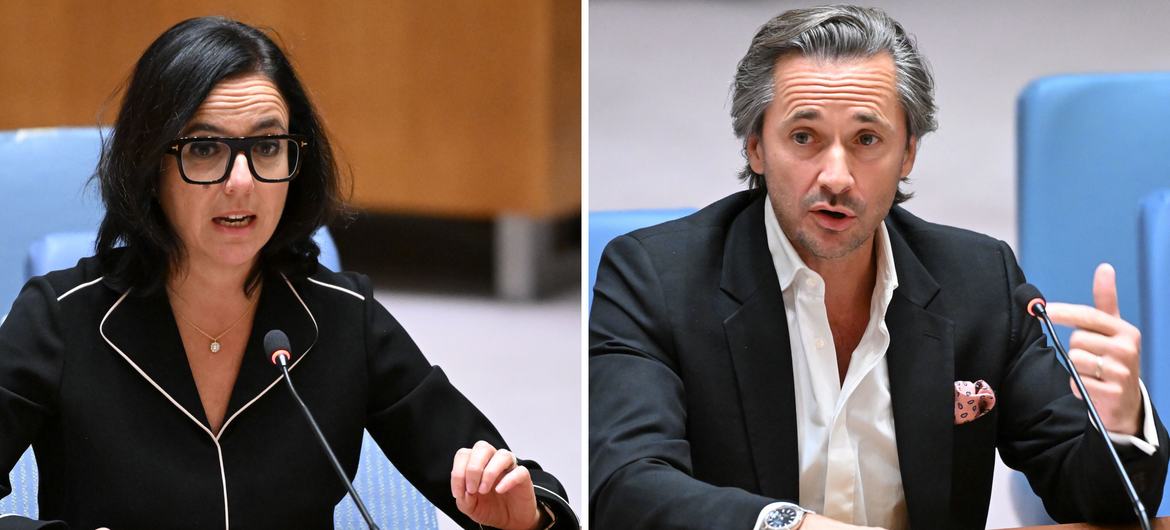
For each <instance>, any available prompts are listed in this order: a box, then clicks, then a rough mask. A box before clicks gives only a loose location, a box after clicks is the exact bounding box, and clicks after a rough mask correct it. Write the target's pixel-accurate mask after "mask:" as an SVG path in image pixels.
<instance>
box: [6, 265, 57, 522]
mask: <svg viewBox="0 0 1170 530" xmlns="http://www.w3.org/2000/svg"><path fill="white" fill-rule="evenodd" d="M59 313H60V311H59V309H58V305H57V295H56V294H55V293H54V292H53V289H52V287H50V286H49V283H48V282H47V281H45V279H44V278H34V279H32V280H30V281H29V283H28V284H26V285H25V286H24V289H22V290H21V292H20V295H19V296H18V297H17V298H16V302H15V303H13V305H12V312H11V313H9V315H8V317H7V318H6V319H5V321H4V324H3V325H0V469H3V470H4V472H3V474H2V475H0V497H6V496H8V495H9V494H10V493H12V484H11V483H10V482H9V480H8V474H9V471H10V470H11V469H12V467H13V466H14V465H16V462H17V460H19V459H20V456H21V455H22V454H23V453H24V451H25V450H26V449H28V446H29V444H30V443H31V442H32V441H33V440H35V439H36V437H37V434H38V433H39V432H40V430H41V427H42V426H43V425H44V424H45V423H46V422H47V421H49V420H50V418H52V416H53V415H54V414H55V411H56V403H57V395H58V394H57V389H58V387H59V386H60V381H61V372H62V363H63V362H64V344H63V341H62V339H61V334H60V317H59ZM7 528H11V529H14V530H15V529H30V530H31V529H61V528H67V526H66V525H65V523H63V522H60V521H34V520H32V519H28V518H25V517H20V516H7V517H3V518H0V529H7Z"/></svg>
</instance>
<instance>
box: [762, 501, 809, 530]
mask: <svg viewBox="0 0 1170 530" xmlns="http://www.w3.org/2000/svg"><path fill="white" fill-rule="evenodd" d="M799 518H800V513H799V512H797V511H796V508H793V507H791V506H782V507H780V508H776V509H775V510H772V511H770V512H768V515H767V516H766V517H765V518H764V526H765V527H766V528H768V529H769V530H783V529H786V528H792V525H793V524H795V523H796V522H797V520H799Z"/></svg>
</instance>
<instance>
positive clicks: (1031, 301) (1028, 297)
mask: <svg viewBox="0 0 1170 530" xmlns="http://www.w3.org/2000/svg"><path fill="white" fill-rule="evenodd" d="M1012 298H1013V299H1014V300H1015V302H1016V303H1017V304H1020V305H1022V306H1024V308H1025V309H1027V310H1028V314H1030V315H1032V316H1034V317H1036V318H1038V319H1040V322H1043V323H1044V326H1045V327H1046V328H1048V336H1049V337H1052V343H1053V344H1055V345H1056V352H1057V353H1058V354H1059V355H1060V356H1061V358H1063V359H1064V363H1065V369H1066V370H1068V373H1069V375H1071V376H1072V379H1073V382H1074V383H1075V384H1076V385H1077V390H1079V391H1080V392H1081V397H1082V398H1083V399H1084V401H1085V406H1086V407H1088V409H1089V418H1090V420H1091V421H1092V422H1093V425H1094V426H1096V427H1097V432H1098V433H1100V434H1101V437H1102V438H1104V440H1105V447H1107V448H1109V456H1110V457H1112V460H1113V467H1114V468H1116V469H1117V474H1118V475H1121V482H1122V483H1123V484H1124V485H1125V493H1126V494H1128V495H1129V501H1130V503H1132V504H1133V512H1134V514H1135V515H1137V518H1138V522H1139V523H1141V525H1142V530H1150V517H1149V516H1148V515H1146V507H1145V506H1144V505H1142V501H1141V499H1139V498H1138V494H1137V490H1136V489H1135V488H1134V487H1133V481H1132V480H1130V478H1129V473H1127V472H1126V471H1125V466H1124V465H1122V463H1121V457H1119V456H1117V448H1116V447H1114V445H1113V440H1111V439H1110V438H1109V432H1108V431H1107V430H1105V424H1104V423H1103V422H1102V421H1101V416H1099V415H1097V407H1095V406H1094V405H1093V400H1092V399H1090V398H1089V391H1088V390H1086V389H1085V383H1084V381H1081V374H1080V373H1078V372H1077V371H1076V369H1075V366H1074V365H1073V363H1072V359H1070V358H1069V356H1068V351H1067V350H1065V349H1064V345H1063V344H1061V343H1060V337H1057V336H1056V328H1055V327H1054V326H1053V325H1052V321H1051V320H1049V319H1048V311H1046V310H1045V304H1046V302H1045V301H1044V296H1043V295H1041V294H1040V289H1037V288H1036V286H1035V285H1032V284H1030V283H1025V284H1021V285H1020V286H1019V287H1016V290H1015V291H1013V292H1012Z"/></svg>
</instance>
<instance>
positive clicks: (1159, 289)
mask: <svg viewBox="0 0 1170 530" xmlns="http://www.w3.org/2000/svg"><path fill="white" fill-rule="evenodd" d="M1168 184H1170V183H1168ZM1140 268H1141V284H1142V289H1141V292H1142V297H1141V298H1142V342H1143V344H1142V357H1143V358H1145V359H1160V360H1161V362H1157V363H1155V362H1150V363H1147V365H1148V366H1149V367H1150V368H1149V369H1148V371H1143V372H1142V376H1143V377H1142V378H1143V379H1144V380H1145V381H1146V390H1148V391H1149V392H1150V399H1151V400H1152V401H1153V402H1154V408H1156V409H1158V410H1159V411H1161V412H1162V414H1165V413H1166V411H1168V410H1170V363H1167V362H1166V359H1170V189H1165V190H1161V191H1158V192H1156V193H1153V194H1151V195H1150V196H1149V197H1147V198H1146V199H1145V200H1144V201H1142V206H1141V267H1140ZM1163 417H1164V416H1163ZM1168 499H1170V484H1167V486H1166V489H1165V490H1164V491H1163V493H1162V506H1163V507H1162V509H1160V510H1158V515H1170V506H1168V505H1170V502H1167V500H1168Z"/></svg>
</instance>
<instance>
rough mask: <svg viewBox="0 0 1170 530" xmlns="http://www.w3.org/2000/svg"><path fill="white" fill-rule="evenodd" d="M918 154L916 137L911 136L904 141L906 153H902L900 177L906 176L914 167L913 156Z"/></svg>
mask: <svg viewBox="0 0 1170 530" xmlns="http://www.w3.org/2000/svg"><path fill="white" fill-rule="evenodd" d="M917 156H918V138H917V137H914V136H911V137H910V141H909V142H907V143H906V154H904V155H902V178H906V176H907V175H909V174H910V171H911V170H912V169H914V158H915V157H917Z"/></svg>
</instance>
